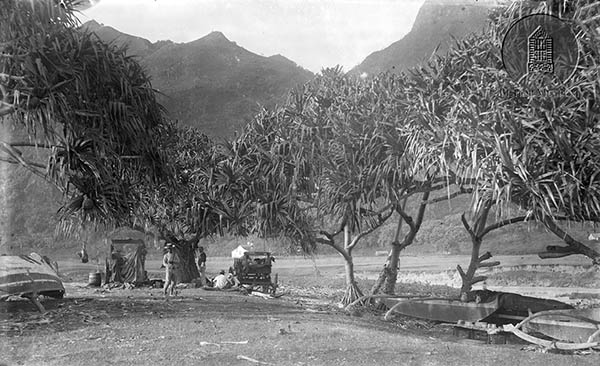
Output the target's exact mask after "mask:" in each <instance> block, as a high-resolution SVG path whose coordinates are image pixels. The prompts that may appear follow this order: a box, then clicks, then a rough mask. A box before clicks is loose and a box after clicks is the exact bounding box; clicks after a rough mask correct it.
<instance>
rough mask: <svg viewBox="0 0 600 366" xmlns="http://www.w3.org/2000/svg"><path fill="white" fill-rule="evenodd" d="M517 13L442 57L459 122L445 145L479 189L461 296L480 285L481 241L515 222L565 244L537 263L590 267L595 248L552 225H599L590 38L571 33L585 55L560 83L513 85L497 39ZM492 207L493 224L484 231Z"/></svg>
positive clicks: (594, 55)
mask: <svg viewBox="0 0 600 366" xmlns="http://www.w3.org/2000/svg"><path fill="white" fill-rule="evenodd" d="M519 5H521V4H519ZM518 9H521V10H522V7H517V6H513V7H509V8H508V9H504V10H503V11H501V12H500V13H499V14H497V15H501V16H500V17H498V18H496V19H495V24H494V26H493V27H491V29H490V30H489V31H488V33H487V34H484V35H479V36H473V37H469V38H467V39H465V40H462V41H459V42H457V45H456V46H455V47H454V48H453V49H451V50H450V51H449V54H448V56H446V57H445V60H446V62H447V64H449V65H454V66H458V67H456V68H454V70H453V71H452V73H451V74H449V75H446V77H449V78H451V79H453V80H456V81H457V84H456V85H457V87H454V88H448V89H447V90H448V91H449V93H451V94H453V95H454V98H455V99H456V100H457V105H456V109H457V110H460V111H461V113H462V115H463V117H464V118H461V119H459V120H457V121H456V124H455V125H454V128H453V129H452V130H450V133H452V134H454V136H456V138H455V139H454V140H453V139H451V140H452V141H460V142H461V144H455V146H456V147H457V149H458V150H460V149H463V153H462V156H463V157H464V159H463V161H462V162H460V163H459V165H458V166H460V167H461V169H463V171H464V172H465V173H463V174H467V175H471V176H473V177H476V178H477V184H478V187H477V190H476V191H475V192H476V195H475V197H474V198H475V205H474V207H473V215H472V220H473V222H472V224H468V223H467V222H466V220H465V218H464V217H463V224H464V225H465V227H466V228H467V230H468V231H469V234H470V235H471V238H472V241H473V255H472V260H471V264H470V265H469V269H468V271H467V272H466V273H465V272H464V271H462V269H461V268H459V272H460V273H461V276H462V277H463V289H462V290H463V292H464V291H467V290H468V289H470V286H471V285H472V284H473V283H475V282H477V281H478V280H481V279H483V278H482V277H474V272H475V269H476V268H477V267H479V266H480V265H481V264H482V263H481V261H482V260H483V259H485V258H486V257H488V255H486V254H484V256H482V257H483V258H482V257H480V256H479V247H480V245H481V241H482V239H483V236H484V235H485V234H486V233H488V232H489V231H491V230H493V229H495V228H498V227H501V226H503V225H507V224H511V223H514V222H520V221H525V220H534V219H535V220H538V221H539V222H542V223H543V224H544V225H545V226H546V227H547V228H548V229H549V230H550V231H551V232H553V233H554V234H556V235H558V236H559V237H560V238H561V239H563V240H565V242H566V243H567V246H566V247H554V246H551V247H548V252H546V253H541V254H540V256H541V257H560V256H565V255H570V254H584V255H586V256H588V257H590V258H591V259H592V261H593V262H594V263H597V262H598V252H597V251H596V250H594V249H592V248H591V247H589V246H586V245H584V244H583V243H581V242H578V241H577V240H575V239H574V238H573V237H572V236H570V235H569V234H568V233H567V232H566V230H565V229H564V228H563V227H561V225H560V224H559V221H561V220H570V221H578V222H585V221H592V222H597V221H598V204H597V200H598V197H597V192H598V187H597V185H598V179H597V174H596V173H595V172H597V171H598V166H597V164H596V161H597V160H596V157H597V154H598V151H599V148H600V145H599V144H598V138H599V134H598V129H597V124H598V119H597V118H598V117H597V112H596V111H595V108H594V105H595V104H596V101H597V94H596V91H597V89H598V84H597V83H598V66H597V65H598V51H597V41H595V39H597V38H596V34H595V33H594V32H589V29H588V32H581V33H579V34H580V36H581V38H580V42H581V44H582V46H583V50H584V58H583V60H582V62H581V63H580V67H579V69H578V70H577V72H576V73H575V75H574V76H573V77H572V78H571V79H569V80H568V81H567V82H564V83H562V82H558V81H557V80H552V79H550V78H548V79H547V80H543V82H542V83H541V84H540V83H539V80H536V79H535V77H534V76H533V75H532V76H529V77H526V78H523V79H522V80H521V81H519V82H515V81H513V80H512V79H510V78H509V76H508V75H507V74H506V72H505V71H503V69H502V66H503V65H502V61H501V56H500V46H501V39H500V37H501V36H502V35H503V34H504V33H505V32H506V31H507V29H508V27H509V26H510V24H511V23H512V21H514V20H516V19H517V17H518V14H519V13H518ZM576 19H577V18H576ZM583 29H585V27H583ZM540 85H541V86H540ZM460 136H463V137H462V138H461V137H460ZM492 206H495V207H496V213H497V214H498V216H499V218H500V220H499V221H497V222H496V223H493V224H491V225H486V222H487V219H488V217H489V212H490V210H491V208H492ZM511 214H517V216H515V217H510V216H511ZM501 216H504V217H503V218H502V217H501Z"/></svg>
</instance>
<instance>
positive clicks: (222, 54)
mask: <svg viewBox="0 0 600 366" xmlns="http://www.w3.org/2000/svg"><path fill="white" fill-rule="evenodd" d="M82 28H84V29H88V30H90V31H93V32H94V33H96V34H97V35H98V37H99V38H100V39H102V40H103V41H105V42H112V43H115V44H119V45H126V46H127V47H128V53H129V54H131V55H135V56H138V57H139V59H140V63H141V64H142V65H144V67H146V69H147V70H148V72H149V74H150V76H151V79H152V85H153V87H154V88H156V89H157V90H159V91H160V93H161V95H160V96H159V101H160V102H161V104H163V105H164V106H165V108H166V109H167V111H168V116H169V117H170V118H172V119H174V120H177V121H179V122H180V123H182V124H184V125H189V126H193V127H197V128H199V129H201V130H202V131H203V132H204V133H206V134H207V135H209V136H212V137H231V136H232V135H233V134H234V133H235V132H236V131H239V130H241V129H242V128H243V126H244V125H245V123H246V122H247V121H248V120H249V119H251V118H252V117H253V116H254V114H255V113H256V112H257V111H258V108H259V106H266V107H270V106H274V105H276V104H281V103H282V102H283V101H285V98H286V97H287V94H288V92H289V91H290V90H291V89H293V88H294V87H295V86H297V85H298V84H303V83H305V82H307V81H308V80H310V79H311V78H313V77H314V74H313V73H312V72H310V71H308V70H306V69H304V68H302V67H300V66H298V65H297V64H296V63H295V62H294V61H292V60H290V59H288V58H286V57H285V56H282V55H272V56H269V57H265V56H261V55H258V54H255V53H253V52H251V51H249V50H247V49H245V48H243V47H241V46H239V45H238V44H237V43H236V42H234V41H231V40H229V39H228V38H227V37H226V35H225V34H223V33H222V32H220V31H212V32H210V33H209V34H207V35H205V36H203V37H200V38H198V39H195V40H193V41H190V42H186V43H175V42H172V41H157V42H154V43H152V42H150V41H148V40H146V39H144V38H141V37H137V36H132V35H129V34H126V33H122V32H120V31H118V30H116V29H114V28H112V27H108V26H104V25H102V24H99V23H98V22H96V21H89V22H87V23H85V24H83V25H82Z"/></svg>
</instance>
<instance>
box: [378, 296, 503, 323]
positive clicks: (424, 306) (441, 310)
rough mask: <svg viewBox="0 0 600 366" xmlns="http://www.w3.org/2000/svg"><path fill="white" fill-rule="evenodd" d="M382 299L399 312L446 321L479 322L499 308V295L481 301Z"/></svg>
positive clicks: (420, 317) (415, 316) (390, 307)
mask: <svg viewBox="0 0 600 366" xmlns="http://www.w3.org/2000/svg"><path fill="white" fill-rule="evenodd" d="M381 301H382V302H383V303H384V304H385V305H386V306H387V307H388V308H389V309H390V311H393V312H396V313H398V314H402V315H405V316H410V317H413V318H419V319H427V320H435V321H440V322H446V323H457V322H458V321H459V320H462V321H467V322H477V321H480V320H482V319H485V318H487V317H488V316H490V315H491V314H493V313H494V312H495V311H497V310H498V297H497V296H494V297H492V298H491V299H489V301H487V302H480V303H476V302H462V301H460V300H451V299H443V298H419V299H407V298H384V299H382V300H381Z"/></svg>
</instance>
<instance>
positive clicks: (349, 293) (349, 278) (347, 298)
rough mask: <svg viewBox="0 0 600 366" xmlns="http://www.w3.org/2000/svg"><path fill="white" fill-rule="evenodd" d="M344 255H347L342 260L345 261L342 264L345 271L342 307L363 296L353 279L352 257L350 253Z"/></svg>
mask: <svg viewBox="0 0 600 366" xmlns="http://www.w3.org/2000/svg"><path fill="white" fill-rule="evenodd" d="M346 254H347V255H344V259H345V260H346V263H345V264H344V268H345V270H346V292H345V293H344V297H342V301H341V303H342V305H344V306H346V305H348V304H350V303H352V302H354V301H355V300H356V299H358V298H359V297H362V296H363V293H362V291H361V290H360V288H359V287H358V284H357V283H356V280H355V279H354V262H353V261H352V257H351V256H350V253H346Z"/></svg>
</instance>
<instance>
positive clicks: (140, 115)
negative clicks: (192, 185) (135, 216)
mask: <svg viewBox="0 0 600 366" xmlns="http://www.w3.org/2000/svg"><path fill="white" fill-rule="evenodd" d="M76 4H77V2H76V1H68V0H67V1H61V2H56V1H53V0H40V1H18V0H7V1H4V2H3V6H2V7H1V9H0V37H1V38H0V79H1V80H2V83H1V88H0V91H1V101H0V116H1V117H2V122H3V123H10V124H12V125H13V126H14V127H15V128H16V129H17V130H19V131H25V133H26V135H27V136H28V139H26V140H24V141H19V140H15V139H14V138H11V136H7V137H6V138H4V137H3V139H2V141H0V159H2V160H3V161H8V162H10V163H16V164H20V165H22V166H24V167H26V168H27V169H29V170H31V171H32V172H34V173H35V174H37V175H38V176H40V177H42V178H44V179H46V180H48V181H50V182H51V183H53V184H56V185H57V186H58V187H59V188H60V189H61V190H62V191H63V192H64V194H65V196H66V197H67V198H68V201H67V202H66V204H65V205H64V207H63V209H62V214H63V218H65V219H66V220H65V221H64V222H73V221H70V219H74V220H75V221H74V222H77V223H81V222H84V221H92V222H96V223H109V224H112V225H119V224H125V223H128V222H131V218H132V212H133V211H134V209H135V206H136V205H137V203H138V202H139V197H138V194H137V192H136V187H137V186H138V185H140V184H144V183H145V182H146V181H156V180H160V179H162V178H165V177H166V176H167V175H168V174H167V173H168V165H167V163H166V161H165V159H164V155H163V154H162V152H161V151H160V150H159V149H158V148H157V147H158V146H159V144H158V143H157V142H158V140H159V139H160V136H161V135H162V131H163V125H164V119H163V111H162V107H161V106H160V105H159V104H158V103H157V102H156V94H155V91H154V90H153V89H152V86H151V83H150V79H149V77H148V75H147V73H146V71H145V70H144V69H143V67H142V66H141V65H140V64H139V63H138V62H137V61H136V60H135V59H134V58H132V57H129V56H127V55H126V52H125V49H123V48H119V47H116V46H114V45H109V44H105V43H103V42H101V41H100V40H99V39H98V38H97V36H96V35H95V34H93V33H90V32H87V31H84V30H81V29H77V26H78V25H79V23H78V20H77V18H76V17H75V8H74V6H75V5H76ZM15 135H17V134H15ZM30 148H35V149H38V150H43V151H44V154H45V155H44V156H46V157H47V159H46V161H35V160H33V159H30V158H29V157H28V154H27V150H28V149H30ZM67 226H68V225H67Z"/></svg>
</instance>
